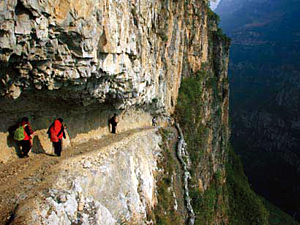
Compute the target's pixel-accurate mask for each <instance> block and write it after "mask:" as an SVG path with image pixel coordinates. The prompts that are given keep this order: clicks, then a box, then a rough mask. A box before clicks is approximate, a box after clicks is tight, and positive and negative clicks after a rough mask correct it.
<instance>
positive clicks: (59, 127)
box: [47, 118, 66, 156]
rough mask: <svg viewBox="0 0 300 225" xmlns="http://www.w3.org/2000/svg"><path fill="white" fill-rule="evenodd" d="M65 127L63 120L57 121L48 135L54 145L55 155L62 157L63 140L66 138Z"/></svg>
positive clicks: (50, 128)
mask: <svg viewBox="0 0 300 225" xmlns="http://www.w3.org/2000/svg"><path fill="white" fill-rule="evenodd" d="M64 129H65V127H64V125H63V119H62V118H58V119H55V120H54V122H53V123H52V124H51V126H50V127H49V129H48V131H47V134H48V135H49V137H50V140H51V142H52V143H53V147H54V153H55V154H56V155H57V156H61V151H62V138H66V134H65V130H64Z"/></svg>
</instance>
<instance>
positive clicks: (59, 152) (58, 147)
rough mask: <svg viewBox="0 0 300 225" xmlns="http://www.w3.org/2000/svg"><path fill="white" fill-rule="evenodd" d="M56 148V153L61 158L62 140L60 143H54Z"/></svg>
mask: <svg viewBox="0 0 300 225" xmlns="http://www.w3.org/2000/svg"><path fill="white" fill-rule="evenodd" d="M53 147H54V153H55V155H57V156H61V150H62V142H61V139H59V140H58V142H53Z"/></svg>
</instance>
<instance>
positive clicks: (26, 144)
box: [19, 140, 31, 156]
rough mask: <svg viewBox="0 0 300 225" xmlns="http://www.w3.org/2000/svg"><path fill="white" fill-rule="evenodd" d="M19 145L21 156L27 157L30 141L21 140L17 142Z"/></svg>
mask: <svg viewBox="0 0 300 225" xmlns="http://www.w3.org/2000/svg"><path fill="white" fill-rule="evenodd" d="M19 143H20V145H21V148H22V149H21V156H28V153H29V151H30V149H31V143H30V140H26V141H25V140H22V141H20V142H19Z"/></svg>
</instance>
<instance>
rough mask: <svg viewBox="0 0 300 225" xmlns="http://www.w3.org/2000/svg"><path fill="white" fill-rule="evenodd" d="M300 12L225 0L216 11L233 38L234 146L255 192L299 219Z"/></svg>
mask: <svg viewBox="0 0 300 225" xmlns="http://www.w3.org/2000/svg"><path fill="white" fill-rule="evenodd" d="M229 9H231V10H229ZM299 9H300V7H299V1H297V0H291V1H283V0H275V1H269V0H266V1H235V0H234V1H229V0H223V1H222V2H221V3H220V4H219V6H218V9H217V12H218V13H219V15H220V17H221V23H220V25H221V26H222V27H223V28H224V31H225V32H226V33H227V34H228V35H229V36H230V37H231V38H232V48H231V62H230V64H229V74H230V82H231V117H232V140H233V142H232V143H233V146H234V148H235V149H236V151H237V152H239V153H240V154H241V155H242V157H243V159H244V165H245V171H246V173H247V174H248V175H249V178H250V181H251V183H252V185H253V187H254V188H255V190H256V191H257V192H258V193H260V194H261V195H263V196H265V197H266V198H267V199H269V200H270V201H271V202H273V203H274V204H276V205H278V206H280V207H281V208H282V209H284V210H285V211H287V212H289V213H290V214H291V215H293V216H294V217H296V218H297V219H298V220H300V216H299V215H298V214H299V201H298V200H299V198H300V191H299V188H298V187H299V183H298V181H297V180H295V179H294V177H298V176H299V166H298V165H299V159H300V155H299V144H300V139H299V126H298V124H299V119H300V118H299V109H300V105H299V98H300V96H299V72H300V70H299V63H298V61H299V59H300V54H299V49H300V45H299V43H300V42H299V40H300V39H299V24H300V20H299V16H298V14H297V12H298V11H299ZM241 18H242V19H241ZM261 171H265V173H264V174H262V173H261ZM285 193H291V194H285ZM295 199H298V200H295Z"/></svg>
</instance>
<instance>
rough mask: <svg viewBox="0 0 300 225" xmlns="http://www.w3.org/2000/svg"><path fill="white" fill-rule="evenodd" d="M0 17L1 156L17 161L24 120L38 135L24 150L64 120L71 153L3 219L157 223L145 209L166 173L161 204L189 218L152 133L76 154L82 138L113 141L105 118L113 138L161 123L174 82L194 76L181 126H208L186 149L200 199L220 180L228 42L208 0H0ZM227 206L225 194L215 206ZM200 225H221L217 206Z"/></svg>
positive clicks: (171, 106)
mask: <svg viewBox="0 0 300 225" xmlns="http://www.w3.org/2000/svg"><path fill="white" fill-rule="evenodd" d="M0 17H1V19H0V21H1V22H0V46H1V50H0V56H1V57H0V80H1V83H0V85H1V88H0V95H1V97H0V104H1V108H0V117H1V124H0V147H1V150H2V152H3V154H1V156H0V160H1V161H2V162H3V163H6V162H10V161H11V160H12V159H14V158H17V155H16V151H17V150H18V146H17V144H16V142H15V141H14V140H13V139H12V137H11V133H12V131H13V128H12V126H13V125H14V124H15V123H16V122H18V120H19V119H20V118H21V117H23V116H27V117H29V119H30V121H31V123H32V126H33V129H34V130H35V133H36V136H35V137H34V140H33V141H34V143H33V144H34V148H33V153H47V154H51V153H52V146H51V143H50V142H49V140H48V137H47V135H46V130H47V128H48V127H49V126H50V124H51V123H52V121H53V119H54V118H55V117H62V118H64V120H65V122H66V124H67V127H68V130H67V131H68V135H67V139H66V140H65V141H64V147H69V148H68V150H69V151H70V152H73V151H77V152H78V154H79V155H78V156H76V157H72V156H73V155H72V153H64V154H67V155H68V154H69V155H68V156H70V157H66V155H65V156H64V155H63V156H64V158H63V159H61V160H59V161H55V163H54V165H56V166H55V168H54V167H53V168H52V167H51V168H49V171H51V176H49V177H48V178H45V181H44V182H46V183H45V184H43V185H42V186H43V188H42V189H38V190H39V192H38V193H37V198H36V197H33V196H32V195H29V194H26V192H25V191H24V192H23V193H22V194H21V195H18V196H22V197H20V198H18V199H17V200H16V201H15V202H14V204H16V205H17V206H18V207H16V208H15V211H14V212H13V213H12V214H13V216H12V217H10V220H14V222H15V223H16V224H17V223H18V222H20V221H26V222H27V223H28V224H47V223H50V224H74V223H83V224H124V223H125V224H151V223H159V222H158V221H159V220H160V219H161V218H160V217H159V216H157V215H156V216H154V217H153V213H154V211H155V208H157V207H159V205H162V203H161V202H160V199H161V198H160V196H163V197H164V194H163V193H162V192H160V190H162V189H160V188H159V183H160V179H162V177H164V176H166V177H168V178H167V180H170V179H171V178H170V177H172V179H171V180H172V182H171V184H170V183H169V184H168V189H167V191H166V192H165V193H172V199H173V200H172V204H169V207H171V208H172V210H173V211H174V210H175V211H177V209H182V213H179V214H180V215H179V216H181V219H179V221H181V222H180V223H184V221H185V220H186V219H187V215H188V214H189V213H188V212H187V211H188V210H187V209H186V207H185V206H184V203H185V200H184V197H183V194H182V192H181V191H178V189H180V188H182V187H181V186H180V185H181V181H180V182H179V183H176V181H178V180H180V178H179V176H180V175H181V174H182V173H183V172H182V170H181V169H179V168H177V169H176V170H173V172H172V174H171V170H167V168H165V167H164V166H162V165H164V163H162V162H166V161H168V160H169V159H170V158H167V157H166V155H165V154H164V152H165V151H166V149H164V148H163V147H162V146H163V144H162V141H161V138H160V135H158V134H157V133H156V129H154V130H149V131H145V132H140V133H139V134H133V135H130V136H129V137H127V139H126V140H125V139H124V141H123V142H118V143H115V144H111V145H109V146H107V147H105V148H104V147H101V148H99V147H97V145H95V146H90V147H91V148H92V150H91V152H90V153H86V152H85V151H83V150H76V148H77V146H78V145H79V144H80V143H83V142H86V141H88V140H91V139H94V140H95V139H96V140H97V139H98V140H100V142H101V141H102V140H104V139H106V138H107V137H109V138H113V137H111V136H109V135H111V134H109V129H108V124H107V122H108V119H109V118H110V116H111V115H112V114H113V113H115V112H116V113H118V115H119V120H120V122H119V124H118V131H119V132H120V133H122V132H125V131H128V130H129V131H130V130H136V129H137V128H138V129H141V128H145V127H149V126H150V125H151V118H152V116H154V115H155V116H158V118H159V124H160V125H162V126H165V125H167V122H168V117H169V116H170V115H172V114H173V113H174V110H175V106H176V104H177V98H178V93H179V87H180V85H181V81H182V80H184V79H185V78H189V77H194V75H195V74H200V75H199V79H198V81H199V82H200V86H201V88H200V89H201V91H200V89H199V90H195V91H196V92H197V91H199V94H200V96H199V98H197V99H196V102H197V104H198V103H199V102H201V106H199V108H198V109H199V110H198V111H195V112H194V113H197V114H195V117H194V118H193V119H191V120H190V121H184V120H181V121H180V122H181V123H186V124H185V126H192V127H193V128H196V129H198V128H199V129H201V130H202V131H203V127H205V134H204V133H203V135H204V137H203V142H202V143H201V144H200V143H198V142H195V143H196V144H199V146H198V148H201V151H196V153H195V152H194V153H193V152H190V153H189V152H188V149H187V151H186V153H185V154H186V157H185V159H186V160H187V165H188V167H189V168H188V169H189V170H190V172H192V173H193V174H192V180H193V182H192V184H191V185H192V187H193V188H194V189H197V190H199V192H197V194H199V195H203V193H204V192H205V191H206V190H208V189H209V188H210V186H212V184H213V183H214V182H213V181H214V180H216V179H215V177H216V176H217V175H220V176H219V177H218V182H219V184H220V185H224V184H225V181H226V180H225V167H224V164H225V163H226V148H227V144H228V137H229V128H228V83H227V63H228V44H229V43H228V40H227V39H226V38H224V37H223V36H222V34H221V33H220V30H218V28H217V23H216V21H215V20H214V18H213V16H212V13H211V11H210V10H209V9H208V2H207V0H201V1H196V0H184V1H177V0H173V1H164V0H161V1H154V0H153V1H152V0H151V1H146V0H139V1H138V0H131V1H125V0H119V1H113V0H104V1H100V0H96V1H95V0H81V1H76V0H68V1H67V0H48V1H35V0H14V1H8V0H5V1H2V2H1V3H0ZM201 74H202V75H201ZM192 104H193V103H192ZM169 122H170V121H169ZM116 137H118V136H116ZM175 137H176V135H175ZM173 138H174V137H173ZM175 139H176V138H175ZM173 145H174V143H173V144H170V146H171V149H172V146H173ZM202 148H203V149H202ZM201 152H204V153H205V154H204V155H202V153H201ZM170 154H171V153H170ZM189 154H190V155H191V157H192V159H191V160H189V159H188V155H189ZM171 155H172V154H171ZM201 155H202V156H203V157H202V158H201V157H200V156H201ZM38 156H39V155H34V154H32V153H31V156H30V157H38ZM39 157H41V159H43V160H47V159H46V158H44V157H42V156H39ZM45 157H47V155H45ZM174 159H176V157H175V158H174ZM190 161H191V162H192V163H191V162H190ZM220 178H221V179H220ZM21 184H22V183H20V185H21ZM176 190H177V192H176ZM176 194H177V195H176ZM167 195H169V194H167ZM195 199H196V198H195ZM225 201H226V197H225V196H221V195H220V196H219V197H218V199H217V203H220V202H225ZM28 211H30V212H32V213H30V214H28V213H27V212H28ZM197 213H199V212H198V211H197ZM166 214H167V212H166ZM151 215H152V216H151ZM196 216H199V215H198V214H197V215H196ZM10 222H12V221H10ZM207 223H217V224H226V223H228V220H227V218H226V213H225V212H224V209H219V210H215V213H214V214H213V216H212V217H211V218H209V219H208V218H207Z"/></svg>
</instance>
